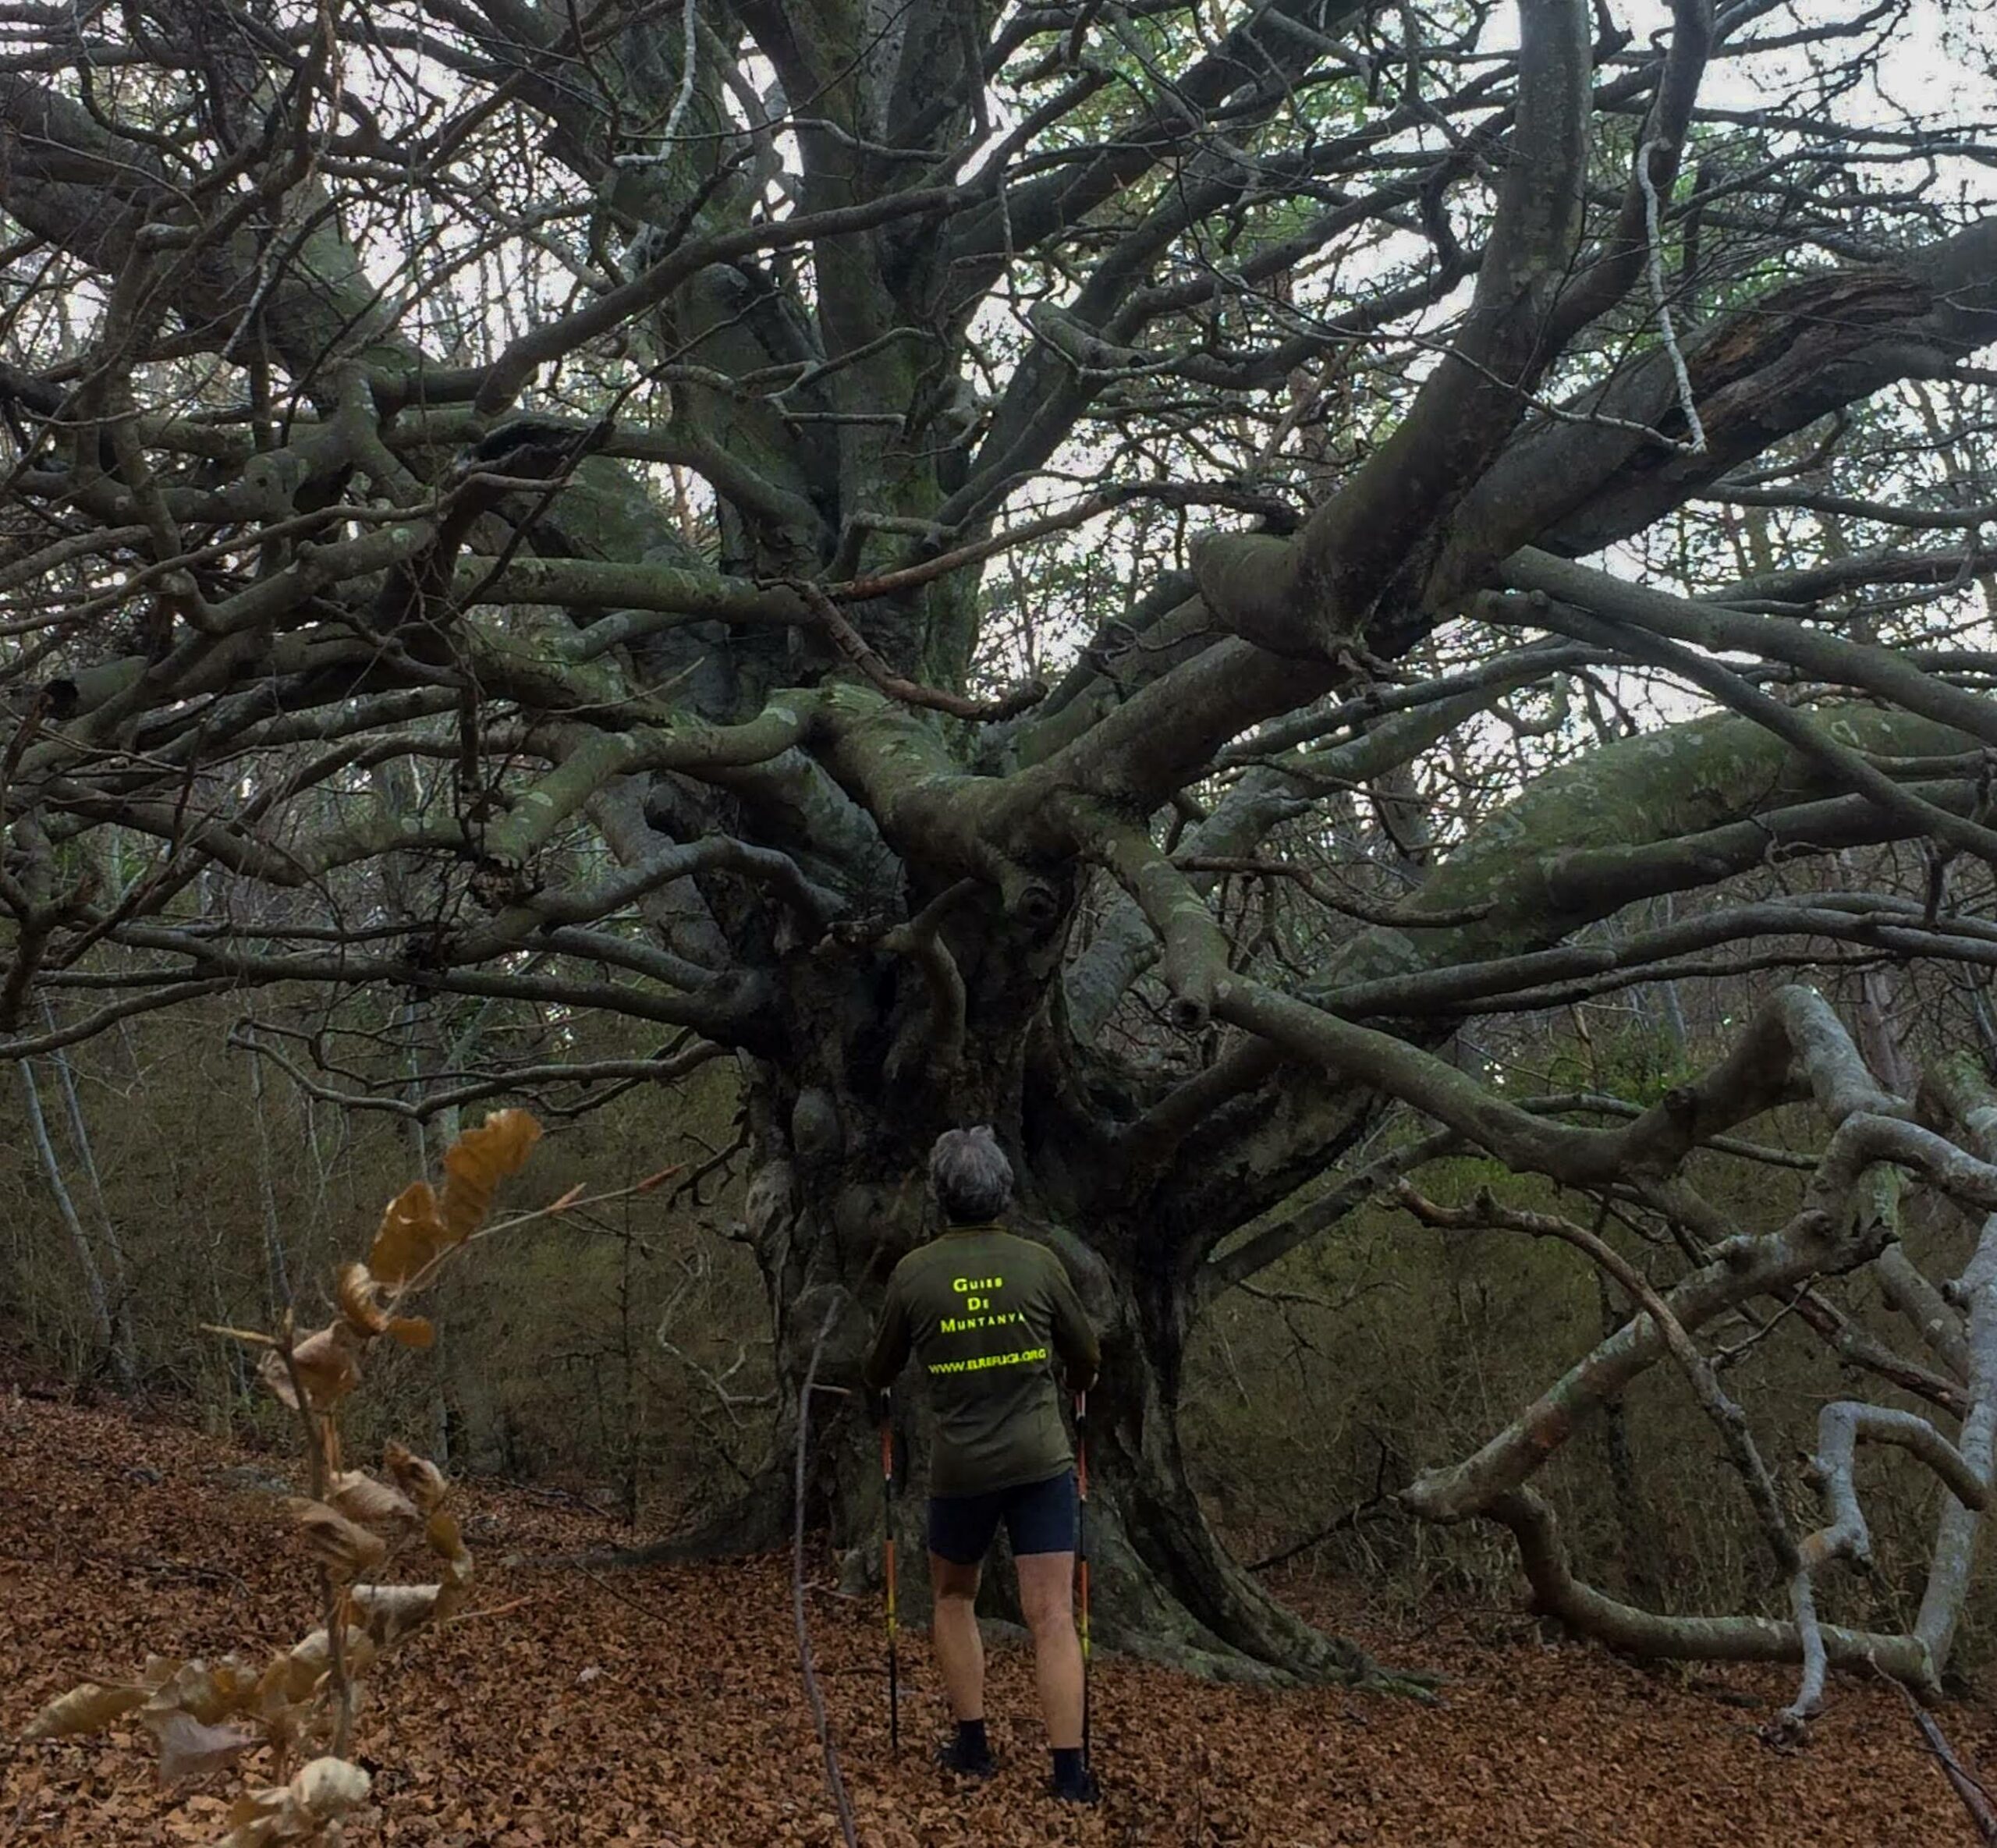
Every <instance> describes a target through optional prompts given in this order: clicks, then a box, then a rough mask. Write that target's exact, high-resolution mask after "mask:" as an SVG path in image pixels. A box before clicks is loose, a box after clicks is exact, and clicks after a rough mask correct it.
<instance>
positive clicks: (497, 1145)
mask: <svg viewBox="0 0 1997 1848" xmlns="http://www.w3.org/2000/svg"><path fill="white" fill-rule="evenodd" d="M539 1140H541V1125H540V1124H539V1123H537V1122H535V1120H534V1118H533V1117H532V1116H529V1115H528V1113H527V1112H526V1111H524V1110H495V1111H494V1112H492V1114H491V1116H488V1117H487V1118H486V1119H485V1121H484V1123H481V1125H480V1126H478V1127H477V1129H475V1130H466V1132H465V1133H464V1134H463V1135H462V1136H460V1137H459V1138H458V1139H457V1140H456V1141H455V1142H454V1143H452V1144H451V1146H450V1147H449V1148H448V1149H446V1150H445V1151H444V1174H445V1181H444V1223H445V1226H446V1227H448V1228H449V1236H450V1239H451V1242H452V1243H453V1244H456V1243H458V1242H459V1240H463V1239H466V1238H469V1237H470V1236H471V1235H472V1233H474V1232H476V1231H477V1229H479V1227H480V1226H481V1225H482V1224H483V1223H484V1220H485V1215H487V1214H488V1213H489V1212H490V1211H491V1210H492V1195H493V1193H494V1190H495V1189H496V1188H497V1187H498V1185H499V1183H500V1182H501V1181H502V1180H504V1179H505V1177H506V1176H508V1175H509V1174H518V1173H519V1172H520V1170H521V1169H522V1168H523V1167H524V1166H526V1165H527V1157H528V1155H530V1154H531V1153H532V1152H533V1149H534V1144H535V1143H537V1141H539Z"/></svg>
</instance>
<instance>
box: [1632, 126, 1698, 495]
mask: <svg viewBox="0 0 1997 1848" xmlns="http://www.w3.org/2000/svg"><path fill="white" fill-rule="evenodd" d="M1664 145H1665V144H1664V143H1663V142H1662V141H1646V142H1645V143H1644V144H1643V146H1642V147H1640V148H1638V149H1637V185H1638V186H1641V187H1642V188H1643V189H1644V224H1645V225H1647V226H1648V228H1649V236H1650V251H1649V256H1648V263H1647V265H1646V267H1647V268H1648V270H1649V271H1650V278H1651V301H1652V303H1655V306H1656V308H1657V330H1658V335H1659V336H1660V337H1661V338H1662V340H1663V342H1664V350H1665V352H1666V353H1669V355H1670V356H1671V375H1672V378H1675V379H1676V380H1677V381H1678V403H1679V405H1680V408H1681V409H1682V410H1683V411H1684V413H1685V424H1686V427H1687V428H1688V429H1689V430H1690V431H1691V432H1692V441H1691V443H1690V450H1691V453H1692V454H1694V456H1703V455H1704V453H1705V451H1706V427H1705V425H1704V424H1701V422H1700V421H1699V407H1698V406H1697V404H1695V403H1694V402H1693V399H1692V375H1691V374H1690V373H1689V372H1687V371H1686V369H1685V356H1684V354H1683V353H1680V351H1679V350H1678V335H1677V334H1676V332H1674V331H1673V330H1672V325H1671V307H1670V303H1669V302H1668V301H1667V300H1665V286H1664V242H1663V232H1662V230H1661V229H1659V227H1658V197H1657V183H1656V182H1655V181H1654V180H1653V179H1651V154H1653V153H1658V152H1662V151H1663V148H1664Z"/></svg>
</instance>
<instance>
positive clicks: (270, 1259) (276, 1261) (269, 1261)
mask: <svg viewBox="0 0 1997 1848" xmlns="http://www.w3.org/2000/svg"><path fill="white" fill-rule="evenodd" d="M250 1100H251V1103H252V1106H253V1108H254V1110H255V1112H256V1116H257V1180H258V1182H259V1183H261V1191H262V1194H263V1197H264V1275H265V1278H266V1279H267V1281H268V1286H269V1290H270V1307H271V1311H272V1314H274V1315H275V1314H276V1313H277V1312H278V1311H281V1310H282V1309H283V1308H284V1307H286V1304H289V1302H290V1300H291V1279H290V1276H289V1274H288V1272H287V1271H286V1266H285V1261H284V1227H283V1225H282V1222H281V1221H280V1220H279V1218H278V1190H277V1181H276V1177H275V1172H274V1170H273V1168H272V1164H271V1126H270V1121H269V1119H268V1117H267V1116H265V1114H264V1111H265V1108H266V1106H265V1104H264V1062H263V1059H261V1057H260V1056H259V1055H257V1053H255V1052H251V1054H250Z"/></svg>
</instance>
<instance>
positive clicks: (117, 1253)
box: [43, 1002, 139, 1392]
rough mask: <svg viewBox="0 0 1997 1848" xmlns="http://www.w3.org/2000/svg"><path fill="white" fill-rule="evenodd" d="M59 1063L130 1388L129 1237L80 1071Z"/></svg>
mask: <svg viewBox="0 0 1997 1848" xmlns="http://www.w3.org/2000/svg"><path fill="white" fill-rule="evenodd" d="M43 1012H44V1014H45V1016H47V1018H48V1023H49V1025H50V1026H51V1027H54V1026H55V1010H54V1009H52V1008H51V1007H49V1006H48V1005H47V1004H46V1003H45V1002H44V1006H43ZM55 1075H56V1077H58V1078H59V1080H61V1084H62V1103H63V1107H64V1109H65V1112H66V1114H67V1116H68V1117H69V1140H70V1142H71V1144H72V1145H73V1147H74V1148H75V1150H76V1159H77V1161H78V1162H80V1163H81V1164H82V1166H83V1179H85V1180H86V1181H87V1183H89V1185H90V1204H91V1205H92V1206H93V1207H94V1208H95V1209H96V1212H97V1222H98V1227H99V1228H100V1229H101V1231H102V1233H103V1235H104V1250H105V1257H106V1258H107V1259H108V1261H109V1265H110V1271H111V1277H110V1288H109V1291H108V1295H109V1299H110V1300H109V1304H108V1307H109V1310H110V1314H111V1351H112V1363H113V1365H114V1367H115V1371H116V1373H117V1376H118V1385H119V1390H120V1391H121V1392H130V1391H132V1390H133V1388H134V1387H135V1386H136V1385H137V1384H138V1380H139V1343H138V1339H137V1335H136V1334H135V1333H134V1332H133V1327H132V1282H131V1275H130V1272H129V1271H128V1270H127V1269H126V1264H125V1241H124V1240H122V1238H120V1237H119V1235H118V1222H117V1221H116V1220H115V1219H113V1218H112V1216H111V1208H110V1207H109V1205H108V1204H106V1202H105V1197H104V1183H103V1180H102V1179H101V1177H100V1176H98V1169H97V1155H96V1151H95V1150H94V1147H92V1144H91V1142H90V1126H89V1125H88V1124H87V1123H85V1122H84V1120H83V1100H82V1098H80V1096H79V1095H78V1094H77V1091H76V1073H75V1071H74V1070H73V1069H72V1068H71V1066H70V1064H69V1055H68V1054H66V1053H63V1052H58V1053H56V1054H55Z"/></svg>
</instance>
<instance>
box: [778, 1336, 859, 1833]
mask: <svg viewBox="0 0 1997 1848" xmlns="http://www.w3.org/2000/svg"><path fill="white" fill-rule="evenodd" d="M837 1314H839V1304H837V1303H834V1304H832V1307H830V1308H829V1309H828V1310H827V1311H825V1321H823V1322H822V1323H821V1324H820V1325H819V1328H818V1339H817V1340H816V1341H814V1342H813V1343H811V1364H809V1365H808V1366H807V1367H806V1368H805V1369H804V1388H803V1391H802V1392H800V1393H799V1394H798V1396H797V1476H796V1485H795V1486H796V1525H795V1527H794V1528H793V1531H792V1537H791V1551H790V1604H791V1611H792V1614H793V1616H795V1617H796V1620H797V1659H798V1662H799V1664H800V1666H801V1667H802V1668H803V1671H804V1694H805V1697H806V1698H807V1700H809V1701H811V1723H812V1724H813V1725H814V1726H816V1727H817V1728H818V1743H819V1745H820V1746H821V1747H822V1748H823V1750H824V1751H825V1784H826V1787H827V1788H828V1789H829V1790H830V1791H831V1792H832V1807H833V1808H834V1809H835V1810H836V1811H838V1813H839V1833H840V1834H841V1835H842V1836H844V1837H845V1838H846V1848H860V1836H859V1832H858V1831H857V1829H856V1828H855V1827H854V1825H853V1804H852V1803H851V1802H850V1800H849V1799H848V1798H847V1796H846V1780H845V1779H843V1778H842V1777H841V1776H840V1775H839V1747H837V1746H835V1745H834V1744H833V1743H832V1724H831V1722H829V1721H828V1719H826V1717H825V1696H824V1695H823V1694H821V1693H819V1691H818V1675H817V1673H816V1672H815V1671H814V1669H813V1668H812V1665H811V1627H810V1626H809V1625H808V1624H807V1623H806V1621H805V1616H804V1456H805V1448H806V1445H807V1442H808V1440H809V1438H810V1436H811V1389H812V1387H813V1386H814V1385H815V1384H816V1383H817V1381H818V1357H819V1356H820V1355H821V1353H824V1352H825V1337H826V1336H827V1335H829V1334H830V1333H831V1332H832V1319H833V1318H834V1317H835V1316H836V1315H837Z"/></svg>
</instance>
